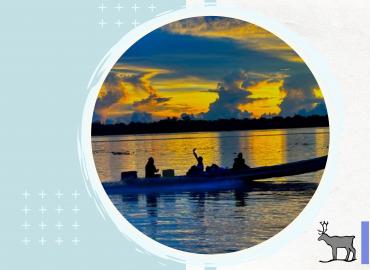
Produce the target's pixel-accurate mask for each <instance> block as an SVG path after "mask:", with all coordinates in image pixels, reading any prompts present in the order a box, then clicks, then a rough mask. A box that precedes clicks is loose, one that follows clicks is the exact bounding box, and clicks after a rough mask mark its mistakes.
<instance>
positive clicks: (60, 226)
mask: <svg viewBox="0 0 370 270" xmlns="http://www.w3.org/2000/svg"><path fill="white" fill-rule="evenodd" d="M55 227H57V229H58V231H60V229H61V228H63V227H64V225H63V224H62V223H61V222H60V221H58V223H57V224H55Z"/></svg>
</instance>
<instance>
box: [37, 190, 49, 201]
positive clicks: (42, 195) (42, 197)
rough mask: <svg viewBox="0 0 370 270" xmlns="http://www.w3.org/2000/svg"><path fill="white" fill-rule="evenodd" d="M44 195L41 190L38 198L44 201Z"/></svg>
mask: <svg viewBox="0 0 370 270" xmlns="http://www.w3.org/2000/svg"><path fill="white" fill-rule="evenodd" d="M46 195H47V194H46V193H45V191H43V190H42V191H41V192H40V193H39V196H40V198H41V200H43V199H45V198H46Z"/></svg>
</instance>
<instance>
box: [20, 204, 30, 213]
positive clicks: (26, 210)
mask: <svg viewBox="0 0 370 270" xmlns="http://www.w3.org/2000/svg"><path fill="white" fill-rule="evenodd" d="M22 211H23V213H24V215H26V216H27V215H28V213H29V212H30V211H31V208H29V207H28V206H27V205H25V206H24V208H23V209H22Z"/></svg>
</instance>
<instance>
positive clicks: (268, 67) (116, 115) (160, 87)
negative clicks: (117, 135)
mask: <svg viewBox="0 0 370 270" xmlns="http://www.w3.org/2000/svg"><path fill="white" fill-rule="evenodd" d="M230 71H234V72H230ZM225 74H228V75H226V76H225ZM296 114H300V115H312V114H326V107H325V103H324V100H323V96H322V94H321V91H320V88H319V86H318V85H317V82H316V80H315V78H314V76H313V75H312V73H311V72H310V70H309V68H308V67H307V66H306V65H305V64H304V63H303V62H302V60H301V58H299V56H298V55H297V54H296V53H295V52H294V51H293V50H292V49H291V48H290V47H289V46H288V45H287V44H285V43H284V42H283V41H282V40H280V39H279V38H278V37H276V36H274V35H273V34H272V33H270V32H268V31H266V30H264V29H262V28H260V27H258V26H255V25H253V24H250V23H247V22H243V21H240V20H234V19H231V18H225V17H200V18H191V19H186V20H181V21H178V22H174V23H171V24H169V25H166V26H164V27H161V28H159V29H157V30H155V31H153V32H151V33H149V34H148V35H146V36H145V37H143V38H142V39H140V40H139V41H138V42H136V43H135V44H134V45H133V46H131V47H130V49H129V50H127V51H126V52H125V54H124V55H122V57H121V58H120V59H119V60H118V62H117V63H116V64H115V66H114V67H113V69H112V70H111V72H110V74H109V75H108V77H107V79H106V81H105V82H104V84H103V86H102V88H101V91H100V93H99V97H98V100H97V102H96V107H95V111H94V116H93V119H94V121H95V120H96V121H103V122H126V123H128V122H130V121H157V120H160V119H163V118H166V117H179V118H184V119H222V118H245V117H249V118H259V117H272V116H276V115H280V116H293V115H296Z"/></svg>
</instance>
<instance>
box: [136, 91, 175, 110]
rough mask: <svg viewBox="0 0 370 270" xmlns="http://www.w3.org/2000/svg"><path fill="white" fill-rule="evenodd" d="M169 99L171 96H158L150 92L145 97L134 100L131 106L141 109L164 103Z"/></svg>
mask: <svg viewBox="0 0 370 270" xmlns="http://www.w3.org/2000/svg"><path fill="white" fill-rule="evenodd" d="M169 100H171V98H167V97H160V96H158V95H157V94H155V93H153V94H150V95H149V96H148V97H147V98H144V99H142V100H140V101H136V102H134V103H133V104H132V107H133V108H134V109H135V110H139V111H143V110H148V109H149V108H153V107H156V106H161V105H164V103H166V102H167V101H169Z"/></svg>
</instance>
